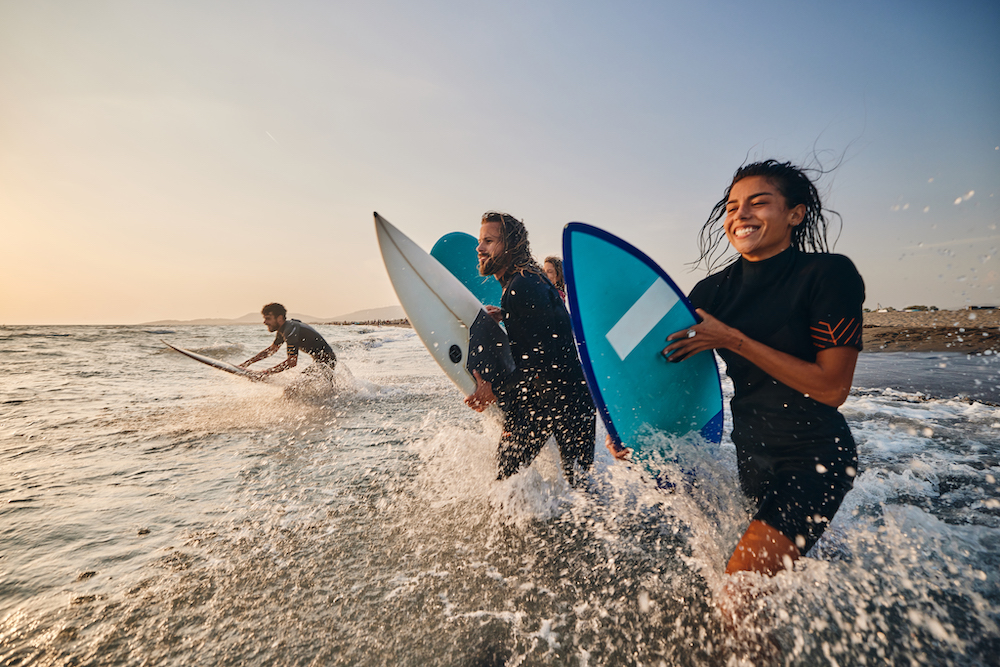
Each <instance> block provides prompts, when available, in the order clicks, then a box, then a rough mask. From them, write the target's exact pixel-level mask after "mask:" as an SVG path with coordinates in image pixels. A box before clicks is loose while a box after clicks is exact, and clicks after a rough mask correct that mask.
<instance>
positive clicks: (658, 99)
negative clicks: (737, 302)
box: [0, 0, 1000, 324]
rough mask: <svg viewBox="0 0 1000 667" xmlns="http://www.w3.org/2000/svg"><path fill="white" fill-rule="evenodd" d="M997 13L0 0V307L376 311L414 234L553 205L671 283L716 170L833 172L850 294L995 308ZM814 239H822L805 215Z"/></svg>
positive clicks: (713, 191)
mask: <svg viewBox="0 0 1000 667" xmlns="http://www.w3.org/2000/svg"><path fill="white" fill-rule="evenodd" d="M998 34H1000V3H998V2H996V1H995V0H990V1H981V2H963V1H962V0H957V1H956V2H929V1H924V0H907V1H905V2H904V1H885V2H882V1H874V2H873V1H872V0H863V1H858V2H856V1H853V0H849V1H846V2H836V3H834V2H813V1H810V2H803V1H802V0H795V1H793V2H792V1H790V2H783V1H782V2H779V1H769V2H756V3H754V2H719V1H715V2H697V3H695V2H668V1H658V2H632V1H623V2H614V3H612V2H607V3H595V2H569V1H566V2H538V1H537V0H536V1H535V2H503V3H500V2H494V3H482V2H467V1H466V2H459V1H455V2H424V1H421V2H401V1H400V2H396V1H392V2H381V1H378V0H375V1H369V2H350V3H348V2H336V1H333V2H321V1H315V2H304V1H299V0H283V1H281V2H263V1H261V2H257V1H254V0H240V1H237V2H211V1H209V2H206V1H204V0H198V1H189V2H185V1H176V0H174V1H166V0H164V1H162V2H143V1H139V0H135V1H100V0H92V1H87V2H79V1H76V0H64V1H44V0H42V1H32V2H19V1H17V0H0V91H2V95H0V229H2V231H3V236H2V238H3V249H4V269H5V270H4V277H3V280H2V281H0V324H77V323H79V324H88V323H103V324H112V323H121V324H129V323H139V322H144V321H149V320H156V319H167V318H172V319H193V318H208V317H226V318H229V317H232V318H235V317H239V316H241V315H244V314H246V313H248V312H251V311H257V310H259V309H260V306H261V305H263V304H264V303H266V302H269V301H280V302H282V303H284V304H285V305H286V306H287V307H288V308H289V309H290V310H292V311H295V312H299V313H308V314H311V315H315V316H320V317H333V316H337V315H341V314H346V313H349V312H351V311H355V310H360V309H365V308H376V307H381V306H387V305H392V304H396V303H398V301H397V300H396V297H395V294H394V292H393V290H392V286H391V285H390V283H389V280H388V278H387V276H386V274H385V269H384V266H383V264H382V260H381V256H380V254H379V251H378V244H377V241H376V238H375V232H374V227H373V222H372V211H378V212H379V213H381V214H382V215H383V216H385V217H386V218H387V219H388V220H390V221H391V222H392V223H394V224H395V225H396V226H398V227H399V228H400V229H402V230H403V231H404V232H406V233H408V234H409V235H410V236H411V237H412V238H413V239H414V240H416V241H417V242H418V243H420V244H421V245H423V246H424V247H425V248H428V249H429V248H430V247H431V245H433V243H434V241H435V240H436V239H437V238H439V237H440V236H442V235H443V234H445V233H447V232H450V231H455V230H465V231H468V232H470V233H472V234H477V233H478V228H479V218H480V215H481V214H482V213H483V212H484V211H486V210H488V209H501V210H506V211H508V212H510V213H512V214H514V215H516V216H518V217H520V218H523V219H524V220H525V223H526V224H527V225H528V229H529V231H530V234H531V241H532V247H533V249H534V252H535V254H536V256H539V257H542V256H544V255H547V254H553V253H559V252H560V234H561V231H562V227H563V225H564V224H565V223H567V222H569V221H573V220H580V221H584V222H588V223H591V224H594V225H597V226H599V227H603V228H605V229H608V230H610V231H612V232H613V233H615V234H618V235H619V236H621V237H623V238H625V239H626V240H628V241H630V242H631V243H633V244H634V245H636V246H638V247H639V248H641V249H643V250H644V251H646V252H647V253H648V254H649V255H650V256H651V257H653V258H654V259H655V260H656V261H658V262H659V263H660V264H661V265H662V266H663V267H664V269H666V270H667V271H668V272H670V273H671V275H672V276H673V277H674V278H675V280H676V281H677V282H678V283H679V284H680V285H681V286H682V287H684V288H685V289H689V288H690V287H691V286H693V285H694V283H695V282H696V281H697V280H698V279H700V278H701V277H703V275H704V273H703V272H691V271H690V267H688V266H687V265H686V264H687V263H688V262H691V261H692V260H694V259H696V258H697V246H696V238H697V233H698V230H699V228H700V226H701V224H702V223H703V222H704V220H705V217H706V216H707V214H708V212H709V211H710V210H711V208H712V206H713V205H714V204H715V202H716V201H717V200H718V199H719V198H720V197H721V195H722V194H723V190H724V188H725V187H726V185H727V184H728V182H729V180H730V179H731V177H732V174H733V171H734V170H735V169H736V168H737V167H738V166H739V165H740V164H742V163H743V162H745V161H747V160H755V159H762V158H767V157H777V158H781V159H787V160H792V161H793V162H798V163H815V161H816V160H817V159H818V160H819V161H820V162H821V163H822V164H823V165H825V166H827V167H833V166H835V165H838V164H839V166H837V168H836V169H835V170H833V172H832V173H830V174H828V175H827V176H826V177H825V178H823V179H822V180H821V181H820V185H821V190H822V191H823V192H824V193H827V194H828V195H829V198H828V203H829V204H830V205H831V207H832V208H833V209H835V210H837V211H838V212H839V213H840V214H841V215H842V216H843V230H842V233H840V234H839V240H838V242H837V244H836V251H837V252H841V253H843V254H846V255H848V256H849V257H851V258H852V259H853V260H854V261H855V263H856V264H857V266H858V268H859V269H860V271H861V273H862V275H863V276H864V278H865V282H866V285H867V295H868V299H867V301H866V304H865V305H866V306H868V307H871V308H874V307H876V306H877V305H878V304H881V305H891V306H894V307H896V308H902V307H904V306H908V305H914V304H925V305H937V306H939V307H942V308H944V307H962V306H965V305H968V304H974V305H998V304H1000V257H998V248H1000V230H998V229H997V224H998V223H1000V193H998V190H1000V39H998V37H997V35H998ZM837 231H838V230H836V229H835V230H834V236H836V235H837Z"/></svg>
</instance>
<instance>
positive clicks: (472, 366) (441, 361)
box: [375, 213, 514, 395]
mask: <svg viewBox="0 0 1000 667" xmlns="http://www.w3.org/2000/svg"><path fill="white" fill-rule="evenodd" d="M375 231H376V233H377V234H378V243H379V247H380V248H381V249H382V259H383V261H384V262H385V269H386V271H387V272H388V274H389V280H391V281H392V286H393V288H395V290H396V295H397V296H398V297H399V303H400V305H401V306H402V307H403V310H404V311H406V317H407V318H408V319H409V320H410V324H411V325H413V329H414V331H416V332H417V335H418V336H420V340H421V341H423V343H424V345H425V346H427V349H428V350H429V351H430V353H431V355H432V356H433V357H434V360H435V361H437V362H438V365H440V366H441V368H442V369H443V370H444V372H445V373H447V375H448V377H449V378H451V380H452V382H454V383H455V384H456V385H458V387H459V389H461V390H462V391H463V392H465V395H469V394H471V393H473V392H474V391H475V390H476V380H475V377H474V376H473V375H472V371H473V370H477V371H479V373H480V375H482V377H483V379H484V380H486V381H487V382H490V383H491V384H494V385H495V384H496V381H497V380H499V379H501V378H503V377H504V376H505V375H506V374H508V373H511V372H513V371H514V358H513V357H512V356H511V354H510V343H509V342H508V340H507V334H506V333H505V332H504V331H503V329H501V328H500V325H499V324H497V323H496V322H495V321H494V320H493V318H492V317H490V316H489V315H488V314H487V313H486V310H485V309H484V308H483V304H482V303H481V302H480V301H479V299H477V298H476V297H475V295H474V294H473V293H472V292H470V291H469V289H468V288H467V287H466V286H465V285H463V284H462V282H461V281H460V280H459V279H458V278H456V277H455V276H454V275H452V273H451V272H450V271H449V270H448V269H447V268H445V267H444V266H442V264H441V263H440V262H439V261H437V260H436V259H434V258H433V257H431V256H430V255H429V254H428V253H427V252H426V251H425V250H424V249H423V248H421V247H420V246H418V245H417V244H416V243H414V242H413V241H412V240H411V239H410V238H409V237H408V236H406V234H404V233H403V232H401V231H399V230H398V229H396V227H394V226H393V225H392V224H391V223H389V222H388V221H387V220H386V219H385V218H383V217H382V216H380V215H379V214H378V213H375Z"/></svg>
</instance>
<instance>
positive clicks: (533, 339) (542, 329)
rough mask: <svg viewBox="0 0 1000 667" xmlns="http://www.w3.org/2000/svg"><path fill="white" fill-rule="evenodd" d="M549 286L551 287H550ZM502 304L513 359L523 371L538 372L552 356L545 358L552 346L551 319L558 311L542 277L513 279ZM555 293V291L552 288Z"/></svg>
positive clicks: (548, 362)
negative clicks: (555, 309)
mask: <svg viewBox="0 0 1000 667" xmlns="http://www.w3.org/2000/svg"><path fill="white" fill-rule="evenodd" d="M550 289H551V288H550ZM508 292H509V293H508V298H507V299H506V302H505V304H504V321H505V322H506V324H507V331H508V333H509V334H510V338H511V343H512V346H511V351H512V352H513V353H514V363H515V364H516V365H517V367H518V368H519V369H522V370H524V371H526V372H538V371H539V370H542V369H544V368H545V367H546V366H547V365H549V364H552V363H553V361H555V360H550V359H547V358H546V356H547V355H546V351H547V350H548V349H549V348H550V347H551V346H552V342H551V338H552V322H553V319H554V318H555V317H557V315H558V314H557V313H556V312H554V308H553V306H558V307H559V308H564V306H562V304H553V303H552V299H550V298H548V297H549V296H550V295H549V290H548V289H543V285H542V284H541V280H540V279H539V280H531V279H530V278H525V279H522V280H515V281H514V282H512V283H511V285H510V288H509V290H508ZM552 293H553V294H555V292H552Z"/></svg>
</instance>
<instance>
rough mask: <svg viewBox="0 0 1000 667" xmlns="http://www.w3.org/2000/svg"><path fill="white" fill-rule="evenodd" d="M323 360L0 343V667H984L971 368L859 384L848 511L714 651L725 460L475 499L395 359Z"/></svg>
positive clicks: (449, 390)
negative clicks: (214, 360)
mask: <svg viewBox="0 0 1000 667" xmlns="http://www.w3.org/2000/svg"><path fill="white" fill-rule="evenodd" d="M320 330H321V331H322V333H323V334H324V335H325V336H326V337H327V339H328V340H329V341H330V342H331V344H332V345H333V346H334V347H335V349H336V350H337V353H338V356H339V358H340V361H341V364H340V366H339V367H338V373H337V377H336V381H335V383H334V384H333V385H330V384H320V383H316V382H310V381H309V380H308V379H307V377H305V376H302V375H301V370H302V367H300V368H297V369H294V370H293V371H290V372H288V373H284V374H282V376H279V377H278V378H276V380H275V381H274V382H272V383H266V384H264V383H261V384H254V383H250V382H246V381H245V380H242V379H240V378H237V377H233V376H230V375H227V374H225V373H221V372H219V371H216V370H214V369H211V368H208V367H205V366H202V365H200V364H197V363H196V362H194V361H191V360H189V359H187V358H184V357H182V356H181V355H179V354H176V353H174V352H171V351H170V350H168V349H167V348H166V347H165V346H164V345H163V344H162V343H161V339H166V340H170V341H171V342H172V343H175V344H177V345H180V346H183V347H187V348H190V349H193V350H195V351H198V352H201V353H203V354H207V355H209V356H214V357H218V358H222V359H226V360H229V361H236V362H239V361H242V360H243V359H246V358H248V357H249V356H250V355H252V354H254V353H256V352H257V351H259V350H260V349H262V348H264V347H265V346H267V345H268V344H269V343H270V340H271V337H270V335H268V334H267V332H266V331H265V330H264V329H263V327H252V326H232V327H180V328H177V329H176V330H172V331H168V330H156V329H152V328H148V327H147V328H144V327H124V326H123V327H96V326H95V327H82V326H80V327H0V531H2V532H0V664H3V665H192V664H213V665H421V666H422V667H423V666H426V665H470V666H471V665H477V666H478V665H581V666H591V665H737V664H762V662H766V661H770V663H771V664H788V665H827V664H829V665H881V664H894V665H984V664H997V656H998V655H1000V630H998V623H1000V567H998V565H1000V488H998V482H997V479H998V478H1000V408H998V407H997V406H996V405H995V404H994V402H993V401H994V400H995V398H996V396H997V394H996V393H993V394H990V393H989V392H990V391H995V390H996V387H997V385H1000V382H997V381H996V379H995V376H996V374H997V373H996V370H995V369H994V367H993V365H992V363H991V362H992V359H988V358H965V357H960V356H959V355H950V356H949V355H930V356H927V355H924V356H919V355H918V356H909V357H908V356H906V355H902V356H901V355H865V356H863V358H862V363H861V364H860V365H859V373H858V378H857V385H858V386H857V388H856V390H855V392H854V393H853V394H852V396H851V397H850V398H849V399H848V401H847V403H846V404H845V406H844V407H843V412H844V413H845V415H846V416H847V418H848V420H849V422H850V423H851V427H852V429H853V431H854V434H855V437H856V439H857V440H858V443H859V447H860V470H859V474H858V477H857V479H856V484H855V488H854V489H853V490H852V491H851V492H850V494H849V495H848V496H847V498H846V500H845V502H844V506H843V507H842V509H841V511H840V512H839V514H838V515H837V517H836V518H835V520H834V521H833V524H832V526H831V527H830V530H829V531H828V533H827V536H826V537H824V539H823V540H821V541H820V543H819V544H818V545H817V546H816V548H815V549H814V550H813V551H812V552H811V553H810V554H809V556H808V557H807V558H803V559H801V560H800V561H799V562H798V563H797V564H796V566H795V568H794V570H792V571H787V572H784V573H781V574H779V575H778V576H776V577H773V578H771V579H766V580H765V579H754V578H752V577H751V578H750V579H751V580H750V581H748V582H747V585H748V586H751V587H756V589H758V592H760V593H762V594H761V595H759V596H758V597H756V598H755V600H754V601H753V602H752V603H750V607H749V616H748V618H747V622H746V626H745V627H744V628H742V629H741V630H740V631H738V632H733V631H731V630H730V629H728V628H727V627H726V626H725V625H724V624H723V623H722V621H721V618H720V616H719V614H718V612H717V611H716V609H715V606H714V605H713V603H712V600H713V598H714V597H715V596H716V594H717V593H718V591H719V590H720V588H721V587H722V585H723V584H724V582H725V578H724V576H723V568H724V566H725V562H726V560H727V558H728V555H729V553H730V552H731V550H732V548H733V546H734V545H735V543H736V541H737V540H738V539H739V536H740V535H741V533H742V531H743V530H744V528H745V526H746V523H747V520H748V511H749V508H748V506H747V505H746V503H745V501H744V499H743V498H742V497H741V496H740V494H739V493H738V491H737V477H736V473H735V455H734V450H733V447H732V445H731V443H730V442H729V441H728V440H724V441H723V443H722V445H720V446H704V445H699V444H698V443H694V442H678V443H673V446H674V447H675V449H676V451H678V452H679V453H680V455H681V456H682V457H683V459H684V461H685V462H686V463H687V464H688V465H693V466H694V467H696V469H697V470H698V478H697V479H698V482H697V484H696V485H691V484H681V485H678V487H677V488H675V489H674V490H673V491H666V490H663V489H660V488H658V487H657V485H656V484H655V483H653V482H652V481H651V479H652V477H651V475H652V474H657V473H658V474H664V475H667V476H670V475H677V471H676V470H675V469H674V468H673V464H671V463H667V462H663V463H660V464H656V465H651V468H653V469H652V470H650V469H649V468H645V467H643V466H636V465H623V464H620V463H613V462H612V461H611V460H610V458H609V456H608V455H607V454H606V452H604V451H603V447H600V448H598V458H597V462H596V465H595V468H594V471H593V474H592V476H591V479H590V484H589V486H588V488H587V489H585V490H575V489H571V488H569V487H567V486H566V484H565V483H564V482H563V481H562V479H561V476H560V473H559V467H558V455H557V454H556V453H555V450H554V448H553V447H552V446H551V445H549V446H547V447H546V449H545V450H544V451H543V453H542V455H541V456H540V457H539V459H538V460H537V461H536V462H535V463H534V464H533V465H532V466H531V468H529V469H528V470H526V471H524V472H522V473H520V474H518V475H516V476H515V477H513V478H511V479H510V480H507V481H504V482H497V481H495V480H494V477H495V469H494V462H493V460H492V458H491V457H492V455H493V452H494V451H495V447H496V442H497V440H498V437H499V424H498V422H497V421H496V419H495V418H494V417H492V416H490V415H488V414H485V415H479V414H477V413H475V412H473V411H471V410H469V409H467V408H466V407H465V406H464V405H463V404H462V402H461V396H460V395H459V393H458V391H457V390H456V389H455V388H454V387H453V386H452V385H451V384H450V383H449V382H448V380H447V379H446V378H445V376H444V374H443V373H441V372H440V370H439V369H438V368H437V367H436V366H435V364H434V362H433V361H432V359H431V358H430V356H429V355H428V354H427V353H426V351H425V350H424V349H423V346H422V345H421V343H420V341H419V339H418V338H417V337H416V336H415V334H414V333H413V331H412V330H409V329H405V328H392V327H385V328H374V327H334V326H330V327H320ZM279 354H281V353H279ZM273 360H275V361H276V360H277V359H273ZM941 364H945V365H944V366H941ZM949 369H950V370H949ZM943 371H947V372H943ZM956 373H957V374H958V375H959V376H960V377H961V379H960V380H957V381H955V380H954V378H953V377H952V376H954V375H955V374H956ZM902 376H905V379H906V380H907V382H910V384H908V385H905V383H902V382H901V379H900V378H902ZM945 376H947V378H946V377H945ZM956 382H957V384H956ZM977 382H978V384H977ZM904 385H905V386H904ZM973 390H974V391H973ZM975 391H978V392H980V393H978V394H976V393H975ZM730 392H731V388H730V387H728V386H727V387H726V394H727V401H728V397H729V395H730ZM991 397H992V398H991ZM728 428H729V426H728V423H727V431H728ZM599 438H600V440H601V441H603V432H601V433H600V434H599ZM681 477H683V476H681ZM761 645H766V646H770V647H771V648H770V649H768V650H766V651H763V652H762V651H761V650H760V649H759V647H760V646H761ZM755 647H756V648H755ZM762 656H764V657H762Z"/></svg>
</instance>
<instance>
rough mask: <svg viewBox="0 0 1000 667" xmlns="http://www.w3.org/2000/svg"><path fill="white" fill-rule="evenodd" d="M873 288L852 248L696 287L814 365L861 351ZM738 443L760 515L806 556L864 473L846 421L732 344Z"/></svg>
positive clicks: (735, 319) (748, 265)
mask: <svg viewBox="0 0 1000 667" xmlns="http://www.w3.org/2000/svg"><path fill="white" fill-rule="evenodd" d="M864 298H865V287H864V282H863V281H862V279H861V276H860V275H859V274H858V271H857V269H855V268H854V264H853V263H852V262H851V260H849V259H848V258H846V257H844V256H843V255H830V254H820V253H803V252H800V251H799V250H796V249H795V248H794V247H791V248H788V249H787V250H785V251H783V252H781V253H779V254H778V255H775V256H774V257H771V258H768V259H766V260H763V261H760V262H750V261H747V260H745V259H743V258H740V259H739V260H737V261H736V262H734V263H733V264H731V265H729V266H728V267H726V268H725V269H723V270H722V271H720V272H719V273H715V274H713V275H711V276H709V277H708V278H705V279H704V280H702V281H701V282H699V283H698V284H697V285H696V286H695V288H694V289H693V290H692V291H691V302H692V303H693V304H694V305H695V307H697V308H703V309H704V310H705V311H706V312H707V313H709V314H710V315H712V316H713V317H715V318H717V319H719V320H720V321H722V322H723V323H725V324H727V325H728V326H731V327H734V328H736V329H738V330H740V331H741V332H742V333H744V334H745V335H746V336H748V337H749V338H751V339H753V340H756V341H758V342H761V343H763V344H765V345H767V346H769V347H772V348H774V349H776V350H778V351H780V352H785V353H787V354H791V355H793V356H795V357H798V358H799V359H803V360H805V361H808V362H815V361H816V353H817V352H818V351H819V350H823V349H827V348H831V347H842V346H849V347H856V348H857V349H859V350H860V349H861V327H862V314H861V304H862V303H863V302H864ZM718 352H719V354H720V356H722V358H723V359H724V360H725V362H726V368H727V370H726V373H727V374H728V375H729V377H731V378H732V379H733V385H734V388H735V395H734V397H733V400H732V409H733V443H734V444H735V445H736V452H737V462H738V464H739V472H740V485H741V486H742V488H743V492H744V493H746V494H747V496H749V497H750V498H752V499H753V500H755V501H756V502H757V503H758V510H757V514H756V515H755V516H754V519H757V520H760V521H763V522H764V523H766V524H767V525H769V526H771V527H773V528H776V529H777V530H779V531H780V532H781V533H782V534H783V535H785V536H786V537H788V538H789V539H790V540H792V541H793V542H795V544H796V546H797V547H798V548H799V551H800V553H802V554H805V553H806V552H807V551H809V549H811V548H812V546H813V544H815V543H816V540H818V539H819V537H820V535H822V534H823V531H824V530H825V529H826V526H827V524H828V523H829V521H830V520H831V519H832V518H833V515H834V514H836V512H837V509H838V508H839V507H840V503H841V501H843V499H844V496H845V495H846V494H847V492H848V491H849V490H850V489H851V487H852V486H853V485H854V476H855V474H857V465H858V464H857V460H858V457H857V447H856V445H855V443H854V438H853V437H852V436H851V430H850V428H849V427H848V426H847V421H846V420H845V419H844V417H843V415H841V414H840V412H839V411H838V410H837V409H836V408H834V407H831V406H829V405H825V404H823V403H819V402H818V401H815V400H813V399H812V398H809V397H808V396H805V395H804V394H802V393H801V392H799V391H796V390H794V389H792V388H791V387H788V386H787V385H784V384H782V383H781V382H778V381H777V380H775V379H774V378H773V377H771V376H770V375H768V374H767V373H765V372H764V371H762V370H761V369H760V368H758V367H757V366H755V365H753V364H751V363H750V362H749V361H747V360H746V359H744V358H743V357H741V356H740V355H738V354H736V353H735V352H732V351H730V350H718Z"/></svg>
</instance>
